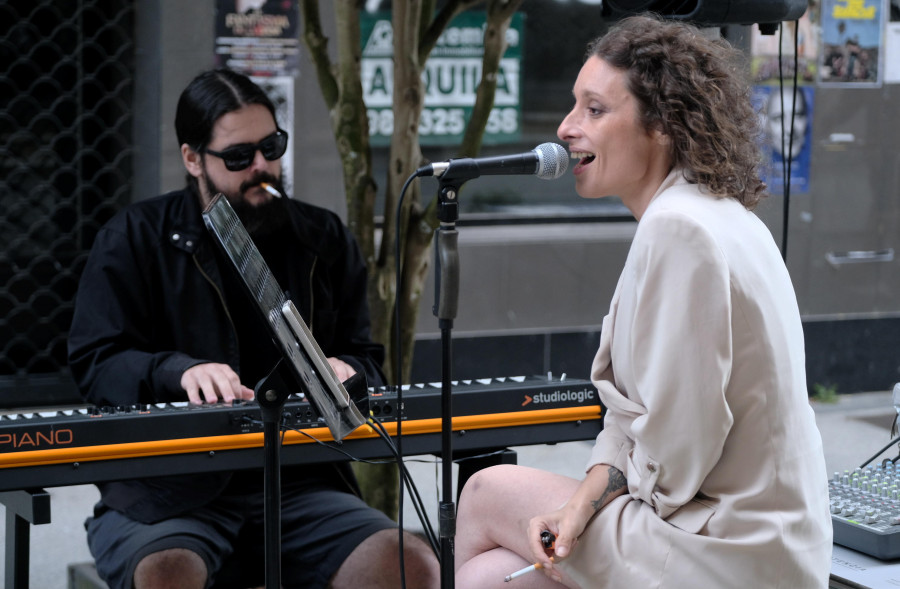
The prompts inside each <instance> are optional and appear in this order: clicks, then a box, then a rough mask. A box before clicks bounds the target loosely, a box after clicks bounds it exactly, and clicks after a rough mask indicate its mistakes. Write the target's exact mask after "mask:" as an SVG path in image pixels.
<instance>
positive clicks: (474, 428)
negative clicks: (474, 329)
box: [0, 377, 602, 491]
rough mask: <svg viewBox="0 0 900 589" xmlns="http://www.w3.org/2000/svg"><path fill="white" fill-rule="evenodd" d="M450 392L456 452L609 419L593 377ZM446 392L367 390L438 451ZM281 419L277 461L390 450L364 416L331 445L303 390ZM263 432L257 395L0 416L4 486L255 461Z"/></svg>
mask: <svg viewBox="0 0 900 589" xmlns="http://www.w3.org/2000/svg"><path fill="white" fill-rule="evenodd" d="M452 394H453V413H454V416H453V431H454V441H453V447H454V453H456V452H459V453H469V454H471V453H473V452H478V451H487V450H494V449H499V448H503V447H506V446H519V445H530V444H546V443H556V442H566V441H575V440H591V439H593V438H594V437H596V435H597V434H598V433H599V431H600V429H601V427H602V424H601V406H600V404H599V400H598V398H597V391H596V389H595V388H594V386H593V384H591V382H590V381H587V380H581V379H559V378H552V377H547V378H543V377H504V378H494V379H483V380H467V381H458V382H455V383H453V392H452ZM440 397H441V387H440V383H435V384H419V385H410V386H405V387H404V390H403V402H402V406H401V405H400V403H399V402H398V399H397V394H396V392H395V391H394V390H392V389H388V388H381V389H372V390H370V394H369V411H370V414H371V416H372V417H373V418H375V419H377V420H378V421H379V422H381V423H382V424H383V425H384V427H385V429H386V430H387V431H388V433H389V434H391V435H395V434H396V431H397V420H398V418H399V419H400V420H401V421H402V433H403V450H404V454H407V455H416V454H439V453H440V448H441V445H440V433H441V415H440V402H441V399H440ZM281 421H282V429H283V430H285V431H284V435H283V436H281V438H282V439H281V443H282V448H281V461H282V464H305V463H316V462H330V461H335V460H343V459H346V456H345V455H342V454H341V453H339V452H336V451H335V450H334V446H337V447H339V448H340V450H342V451H343V452H346V453H348V454H350V455H352V456H354V457H356V458H367V459H368V458H383V457H389V456H390V450H389V448H388V446H387V445H386V444H385V442H384V441H383V440H381V439H380V438H379V437H378V434H377V432H376V431H375V430H374V429H373V428H372V427H371V426H369V425H364V426H362V427H360V428H359V429H357V430H356V431H354V432H353V433H351V434H349V435H348V436H347V437H346V438H345V439H344V440H343V442H341V443H334V442H333V438H332V437H331V434H330V432H329V430H328V428H327V427H326V424H325V423H324V421H323V420H321V419H320V418H319V417H318V416H317V415H316V413H315V411H314V410H313V408H312V407H311V405H310V404H309V403H308V402H306V401H305V400H304V399H303V398H302V397H301V396H295V395H292V396H291V397H289V398H288V400H287V401H286V402H285V405H284V409H283V412H282V420H281ZM262 430H263V426H262V417H261V414H260V410H259V406H258V405H257V403H256V402H241V403H235V404H233V405H230V406H229V405H225V404H210V405H190V404H188V403H160V404H152V405H135V406H129V407H79V408H73V409H66V410H49V411H39V412H32V413H11V414H6V415H2V416H0V473H2V474H0V491H4V490H11V489H23V488H29V487H43V486H51V487H52V486H63V485H72V484H82V483H96V482H103V481H108V480H116V479H122V478H135V477H147V476H159V475H173V474H183V473H189V472H212V471H220V470H226V469H229V470H230V469H243V468H254V467H258V466H261V464H262V451H263V450H262V449H263V442H264V439H263V433H262ZM316 441H319V442H323V444H317V443H314V442H316ZM328 443H331V445H330V446H329V445H328Z"/></svg>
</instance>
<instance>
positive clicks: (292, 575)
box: [85, 484, 396, 589]
mask: <svg viewBox="0 0 900 589" xmlns="http://www.w3.org/2000/svg"><path fill="white" fill-rule="evenodd" d="M281 522H282V523H281V547H282V556H281V575H282V585H283V586H284V587H286V588H287V587H303V588H315V587H326V586H327V584H328V582H329V581H330V579H331V578H332V577H333V576H334V574H335V573H336V572H337V570H338V568H339V567H340V565H341V563H343V562H344V559H346V558H347V556H348V555H349V554H350V553H351V552H352V551H353V550H354V549H355V548H356V547H357V546H358V545H359V544H360V543H361V542H362V541H363V540H365V539H366V538H368V537H369V536H371V535H372V534H374V533H375V532H378V531H380V530H384V529H390V528H396V523H394V522H393V521H391V519H390V518H388V517H387V516H386V515H384V514H383V513H381V512H380V511H378V510H376V509H373V508H371V507H369V506H368V505H366V504H365V502H363V501H362V499H360V498H359V497H357V496H356V495H353V494H351V493H348V492H344V491H339V490H335V489H333V488H330V487H325V486H320V487H312V488H310V487H306V486H303V487H302V491H298V489H297V488H293V489H292V486H291V485H290V484H284V485H283V488H282V496H281ZM85 527H86V528H87V530H88V545H89V546H90V549H91V554H92V555H93V556H94V560H95V562H96V566H97V571H98V573H99V574H100V576H101V577H102V578H103V579H104V580H105V581H106V582H107V583H108V584H109V586H110V587H111V588H112V589H120V588H122V589H130V588H131V586H132V583H131V581H132V577H133V576H134V569H135V567H136V566H137V564H138V562H140V560H141V559H142V558H144V557H145V556H147V555H148V554H152V553H154V552H159V551H160V550H166V549H169V548H186V549H188V550H192V551H194V552H196V553H197V554H199V555H200V557H201V558H202V559H203V560H204V561H205V562H206V566H207V570H209V571H211V576H210V579H209V581H208V583H207V586H208V587H211V586H212V585H213V584H214V583H215V582H216V573H218V572H219V571H220V570H222V568H223V566H224V567H225V570H227V571H229V574H230V573H231V572H233V571H235V570H237V571H239V572H240V573H242V574H243V573H248V572H252V573H253V574H252V575H251V576H250V577H249V578H248V579H247V580H246V582H247V583H250V584H255V585H262V584H263V583H264V580H265V566H264V565H265V551H264V537H265V534H264V531H265V504H264V495H263V494H262V493H252V494H244V493H230V494H229V493H228V492H227V491H226V493H225V494H223V495H222V496H220V497H219V498H217V499H216V500H214V501H213V502H212V503H210V504H208V505H206V506H204V507H202V508H198V509H194V510H191V512H190V513H187V514H184V515H182V516H180V517H176V518H172V519H168V520H163V521H161V522H159V523H156V524H142V523H140V522H137V521H135V520H132V519H130V518H128V517H126V516H125V515H123V514H121V513H119V512H117V511H114V510H112V509H108V508H106V507H105V506H103V505H102V504H98V505H97V508H96V509H95V514H94V517H92V518H89V519H88V520H87V522H86V523H85ZM236 561H238V562H240V563H241V566H239V567H233V566H229V565H231V564H233V563H234V562H236ZM248 562H249V563H252V564H251V566H247V564H246V563H248ZM245 586H246V585H245Z"/></svg>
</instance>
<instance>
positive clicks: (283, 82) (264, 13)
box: [215, 0, 300, 195]
mask: <svg viewBox="0 0 900 589" xmlns="http://www.w3.org/2000/svg"><path fill="white" fill-rule="evenodd" d="M299 21H300V9H299V4H298V0H277V1H273V0H216V18H215V27H216V29H215V32H216V37H215V38H216V46H215V55H216V66H217V67H228V68H230V69H233V70H235V71H238V72H241V73H244V74H246V75H248V76H250V78H251V79H252V80H253V81H254V82H256V83H257V84H258V85H259V86H260V87H261V88H262V89H263V90H264V91H265V92H266V95H268V96H269V98H270V99H271V100H272V102H273V104H274V105H275V110H276V117H277V119H278V125H279V126H280V127H281V128H282V129H284V130H286V131H287V132H288V146H287V151H285V154H284V156H282V158H281V162H282V178H281V180H282V184H284V189H285V191H286V192H287V194H288V195H292V194H293V183H294V177H293V171H292V170H291V165H290V164H291V163H292V162H293V161H294V136H293V130H294V81H295V78H296V77H297V76H298V74H299V68H300V61H299V55H300V39H299V37H298V36H297V35H298V31H299Z"/></svg>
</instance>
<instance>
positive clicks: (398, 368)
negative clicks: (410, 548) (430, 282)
mask: <svg viewBox="0 0 900 589" xmlns="http://www.w3.org/2000/svg"><path fill="white" fill-rule="evenodd" d="M415 179H416V174H415V173H413V174H412V175H411V176H410V177H409V178H407V179H406V182H404V183H403V188H401V189H400V195H399V196H398V198H397V218H396V225H395V227H394V232H395V233H394V263H395V268H394V269H395V271H396V275H395V281H394V287H395V291H394V334H395V336H396V337H395V341H394V349H395V350H396V363H395V365H394V381H395V385H394V386H396V387H397V445H396V450H397V468H398V470H400V471H401V472H402V470H403V468H404V467H403V378H402V375H403V354H401V351H402V349H403V348H402V345H403V344H402V339H403V332H402V330H401V329H400V327H401V322H400V292H401V287H402V281H401V278H402V276H403V273H402V272H401V259H400V236H401V235H402V232H401V231H400V227H401V221H402V217H403V199H404V198H406V190H407V189H408V188H409V185H410V184H412V181H413V180H415ZM397 505H398V508H397V525H398V526H399V528H400V541H399V549H400V586H401V587H402V588H403V589H405V588H406V566H405V564H404V558H403V485H402V484H401V485H400V489H399V493H398V498H397Z"/></svg>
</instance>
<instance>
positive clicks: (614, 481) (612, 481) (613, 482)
mask: <svg viewBox="0 0 900 589" xmlns="http://www.w3.org/2000/svg"><path fill="white" fill-rule="evenodd" d="M607 472H608V473H609V481H608V482H607V483H606V489H605V490H604V491H603V494H602V495H600V498H599V499H594V500H593V501H591V506H592V507H593V508H594V511H600V509H601V508H602V507H603V506H604V505H606V501H607V499H609V497H610V495H613V494H615V493H617V492H619V491H620V490H622V489H623V488H625V485H627V484H628V481H626V480H625V475H624V474H622V471H621V470H619V469H618V468H616V467H615V466H610V467H609V470H608V471H607Z"/></svg>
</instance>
